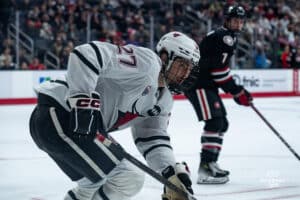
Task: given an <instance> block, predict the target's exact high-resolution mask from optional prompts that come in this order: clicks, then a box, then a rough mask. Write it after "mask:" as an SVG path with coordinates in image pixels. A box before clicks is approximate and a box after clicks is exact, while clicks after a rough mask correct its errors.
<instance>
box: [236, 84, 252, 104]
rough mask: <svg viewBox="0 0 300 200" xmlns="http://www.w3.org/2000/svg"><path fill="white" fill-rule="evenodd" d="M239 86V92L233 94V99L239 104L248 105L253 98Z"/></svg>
mask: <svg viewBox="0 0 300 200" xmlns="http://www.w3.org/2000/svg"><path fill="white" fill-rule="evenodd" d="M240 88H241V90H240V92H239V93H237V94H235V95H234V96H233V99H234V101H235V102H236V103H237V104H239V105H243V106H250V105H251V103H252V100H253V98H252V96H251V94H250V93H249V92H248V91H247V90H246V89H245V88H243V87H242V86H240Z"/></svg>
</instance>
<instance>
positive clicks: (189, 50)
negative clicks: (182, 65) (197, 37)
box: [156, 31, 200, 71]
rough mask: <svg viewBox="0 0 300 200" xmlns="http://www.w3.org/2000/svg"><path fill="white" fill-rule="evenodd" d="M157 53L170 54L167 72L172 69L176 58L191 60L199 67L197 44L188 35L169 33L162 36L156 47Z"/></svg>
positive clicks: (175, 32)
mask: <svg viewBox="0 0 300 200" xmlns="http://www.w3.org/2000/svg"><path fill="white" fill-rule="evenodd" d="M156 51H157V53H158V54H161V53H162V52H166V53H167V54H168V63H167V66H166V68H165V71H167V70H168V69H169V68H170V66H171V65H172V63H173V61H174V59H175V58H176V57H180V58H184V59H186V60H189V61H191V62H192V64H193V65H194V66H195V65H198V61H199V59H200V51H199V46H198V45H197V43H196V42H195V41H194V40H193V39H191V38H190V37H188V36H187V35H185V34H183V33H181V32H177V31H173V32H169V33H167V34H165V35H164V36H162V37H161V39H160V40H159V42H158V43H157V45H156Z"/></svg>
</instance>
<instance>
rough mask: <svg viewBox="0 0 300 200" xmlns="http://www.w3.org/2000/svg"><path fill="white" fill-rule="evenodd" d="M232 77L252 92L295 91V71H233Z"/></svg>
mask: <svg viewBox="0 0 300 200" xmlns="http://www.w3.org/2000/svg"><path fill="white" fill-rule="evenodd" d="M232 76H233V79H234V80H235V82H236V83H237V84H239V85H243V86H244V87H245V88H246V89H247V90H249V91H251V92H292V91H293V70H281V69H278V70H233V71H232Z"/></svg>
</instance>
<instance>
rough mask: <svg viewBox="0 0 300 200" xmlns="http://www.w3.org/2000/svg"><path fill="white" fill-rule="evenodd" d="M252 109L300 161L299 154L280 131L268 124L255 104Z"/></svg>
mask: <svg viewBox="0 0 300 200" xmlns="http://www.w3.org/2000/svg"><path fill="white" fill-rule="evenodd" d="M250 106H251V108H252V109H253V110H254V111H255V112H256V114H258V116H259V117H260V118H261V119H262V120H263V121H264V122H265V123H266V124H267V126H268V127H269V128H270V129H271V130H272V131H273V133H275V135H277V137H278V138H279V139H280V140H281V142H283V144H284V145H285V146H286V147H287V148H288V149H289V150H290V151H291V152H292V153H293V154H294V156H295V157H296V158H297V159H298V160H299V161H300V156H299V155H298V154H297V152H296V151H295V150H294V149H293V148H292V147H291V146H290V145H289V143H287V141H286V140H285V139H284V138H283V137H282V136H281V135H280V134H279V132H278V131H276V129H275V128H274V127H273V126H272V125H271V124H270V123H269V122H268V120H267V119H266V118H265V117H264V116H263V115H262V114H261V113H260V112H259V111H258V109H257V108H256V107H255V106H254V105H253V103H251V104H250Z"/></svg>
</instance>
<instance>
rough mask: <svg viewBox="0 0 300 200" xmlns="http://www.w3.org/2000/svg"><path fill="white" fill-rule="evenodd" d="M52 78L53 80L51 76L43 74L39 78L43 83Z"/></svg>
mask: <svg viewBox="0 0 300 200" xmlns="http://www.w3.org/2000/svg"><path fill="white" fill-rule="evenodd" d="M50 80H51V78H50V76H41V77H40V78H39V83H43V82H45V81H50Z"/></svg>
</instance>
